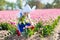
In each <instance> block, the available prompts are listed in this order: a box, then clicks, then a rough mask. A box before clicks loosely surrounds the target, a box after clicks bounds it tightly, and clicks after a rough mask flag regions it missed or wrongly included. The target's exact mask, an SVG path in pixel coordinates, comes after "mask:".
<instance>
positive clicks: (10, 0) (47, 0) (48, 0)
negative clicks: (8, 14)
mask: <svg viewBox="0 0 60 40" xmlns="http://www.w3.org/2000/svg"><path fill="white" fill-rule="evenodd" d="M7 1H9V2H14V3H16V0H7ZM53 1H54V0H41V2H42V3H44V4H46V3H47V2H48V3H52V2H53Z"/></svg>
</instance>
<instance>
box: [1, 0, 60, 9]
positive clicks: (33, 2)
mask: <svg viewBox="0 0 60 40" xmlns="http://www.w3.org/2000/svg"><path fill="white" fill-rule="evenodd" d="M23 1H24V0H23ZM23 1H22V0H17V1H16V3H13V2H7V1H5V0H1V1H0V10H18V9H22V6H23V5H22V3H23ZM26 4H29V5H30V6H31V7H33V6H36V9H51V8H60V0H54V1H53V2H52V3H51V4H50V3H47V4H44V3H42V2H41V1H40V0H26Z"/></svg>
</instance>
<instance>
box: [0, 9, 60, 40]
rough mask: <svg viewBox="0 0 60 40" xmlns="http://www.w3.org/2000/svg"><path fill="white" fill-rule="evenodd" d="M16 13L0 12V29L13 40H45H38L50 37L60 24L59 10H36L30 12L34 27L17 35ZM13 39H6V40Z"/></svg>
mask: <svg viewBox="0 0 60 40" xmlns="http://www.w3.org/2000/svg"><path fill="white" fill-rule="evenodd" d="M18 13H20V11H19V10H13V11H12V10H8V11H7V10H4V11H0V27H2V29H3V30H4V31H8V32H10V33H9V35H10V34H11V36H12V35H13V36H12V37H15V38H16V39H15V38H14V39H15V40H45V39H40V38H45V37H50V36H51V35H52V34H53V32H54V29H55V28H56V27H58V26H57V25H58V23H59V22H60V9H36V10H33V11H32V12H30V18H31V19H32V22H33V23H34V24H35V25H34V26H32V27H31V28H26V29H24V32H22V33H21V32H20V33H19V31H18V30H17V23H18ZM45 23H46V24H45ZM5 28H6V30H5ZM0 30H1V29H0ZM26 30H27V31H26ZM16 32H17V33H16ZM0 34H1V33H0ZM16 34H18V36H16ZM14 35H15V36H14ZM37 35H39V37H36V39H33V36H37ZM21 36H23V37H21ZM37 38H38V39H37ZM14 39H13V38H12V39H11V38H10V39H9V38H8V37H7V38H6V40H14ZM47 40H48V39H47ZM52 40H53V39H52ZM54 40H55V39H54Z"/></svg>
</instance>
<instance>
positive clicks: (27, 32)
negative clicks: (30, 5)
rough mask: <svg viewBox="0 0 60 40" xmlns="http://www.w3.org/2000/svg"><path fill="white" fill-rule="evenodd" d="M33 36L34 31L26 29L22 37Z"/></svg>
mask: <svg viewBox="0 0 60 40" xmlns="http://www.w3.org/2000/svg"><path fill="white" fill-rule="evenodd" d="M33 34H34V30H31V29H29V28H26V29H25V30H24V32H23V36H25V37H26V38H27V37H31V36H32V35H33Z"/></svg>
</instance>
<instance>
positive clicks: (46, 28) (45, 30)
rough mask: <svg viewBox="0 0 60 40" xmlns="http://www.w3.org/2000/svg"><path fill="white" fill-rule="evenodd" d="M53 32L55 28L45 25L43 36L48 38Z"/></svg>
mask: <svg viewBox="0 0 60 40" xmlns="http://www.w3.org/2000/svg"><path fill="white" fill-rule="evenodd" d="M52 31H53V28H52V27H51V26H50V25H45V26H44V27H43V30H42V32H41V35H42V36H43V37H45V36H48V35H51V33H52Z"/></svg>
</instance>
